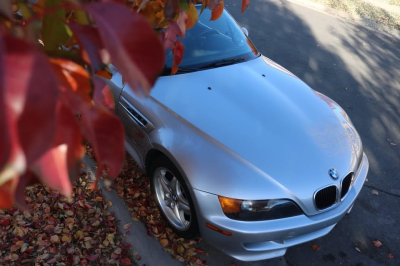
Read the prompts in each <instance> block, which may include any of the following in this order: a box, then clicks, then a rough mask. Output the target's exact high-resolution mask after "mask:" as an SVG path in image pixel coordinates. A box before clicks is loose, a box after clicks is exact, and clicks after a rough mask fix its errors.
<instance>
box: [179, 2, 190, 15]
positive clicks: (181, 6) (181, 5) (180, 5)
mask: <svg viewBox="0 0 400 266" xmlns="http://www.w3.org/2000/svg"><path fill="white" fill-rule="evenodd" d="M179 7H180V8H181V10H183V11H185V12H187V10H188V3H187V1H186V0H179Z"/></svg>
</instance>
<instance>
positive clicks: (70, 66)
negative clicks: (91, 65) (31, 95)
mask: <svg viewBox="0 0 400 266" xmlns="http://www.w3.org/2000/svg"><path fill="white" fill-rule="evenodd" d="M50 63H51V66H52V68H53V71H54V73H55V74H56V76H57V78H58V80H59V82H58V87H59V88H60V90H61V91H62V92H65V93H66V94H67V95H63V96H65V97H67V98H68V101H66V103H68V105H69V107H70V109H71V110H73V111H74V112H79V111H80V107H81V105H82V104H83V103H87V104H88V103H91V101H92V99H91V93H92V87H91V86H90V79H89V74H88V73H87V72H86V70H85V69H84V68H83V67H81V66H80V65H78V64H76V63H74V62H72V61H68V60H65V59H56V58H51V59H50ZM71 93H73V94H74V95H72V94H71ZM64 100H65V98H63V101H64Z"/></svg>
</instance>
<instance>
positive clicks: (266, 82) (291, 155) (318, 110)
mask: <svg viewBox="0 0 400 266" xmlns="http://www.w3.org/2000/svg"><path fill="white" fill-rule="evenodd" d="M198 8H199V7H198ZM210 15H211V12H210V11H209V10H208V9H206V10H204V12H203V13H202V14H201V16H199V20H198V23H197V24H196V25H195V26H194V27H193V28H192V29H190V30H188V31H187V33H186V37H185V38H184V39H183V40H182V42H183V43H184V45H185V47H186V50H185V53H184V58H183V61H182V63H181V64H180V66H179V71H178V73H177V74H176V75H172V76H171V75H169V73H170V72H171V66H172V54H171V52H168V51H167V52H166V65H165V73H163V74H162V76H161V77H160V78H159V79H158V81H157V83H156V85H155V87H154V88H153V89H152V91H151V93H150V96H149V97H140V96H137V95H135V94H134V93H133V92H132V90H131V89H130V88H129V87H128V85H125V84H123V82H122V78H121V75H120V74H119V73H118V70H117V69H116V68H115V67H112V66H111V68H112V74H113V77H112V80H111V81H112V84H111V85H112V90H113V92H114V94H115V101H116V106H117V108H116V112H117V114H118V116H119V117H120V118H121V119H122V121H123V123H124V126H125V128H126V150H127V151H128V152H129V153H130V155H131V156H132V157H133V158H134V159H135V160H136V162H137V163H138V164H139V166H141V167H142V168H143V169H144V170H145V171H146V172H147V173H148V175H149V177H150V179H151V186H152V191H153V193H154V197H155V199H156V202H157V205H158V207H159V209H160V211H161V213H162V215H163V216H164V218H165V220H166V221H167V222H168V223H169V224H170V226H171V227H172V228H173V229H174V230H175V231H176V232H177V233H178V234H179V235H180V236H182V237H187V238H190V237H193V236H196V235H198V234H201V236H202V237H203V239H204V240H207V241H208V242H209V243H210V244H212V245H214V246H216V247H217V248H219V249H221V250H222V251H223V252H225V253H226V254H228V255H230V256H232V257H234V258H237V259H239V260H243V261H252V260H263V259H268V258H273V257H278V256H282V255H284V254H285V252H286V249H287V248H288V247H290V246H293V245H297V244H300V243H303V242H306V241H310V240H312V239H315V238H318V237H321V236H323V235H326V234H327V233H329V231H331V230H332V229H333V227H334V226H335V225H336V224H337V223H338V222H339V221H340V219H342V218H343V216H345V215H346V214H347V213H349V212H350V210H351V208H352V207H353V204H354V201H355V200H356V198H357V195H358V194H359V192H360V190H361V188H362V186H363V184H364V181H365V178H366V176H367V172H368V165H369V164H368V159H367V157H366V156H365V154H364V153H363V146H362V143H361V140H360V137H359V135H358V133H357V131H356V129H355V128H354V126H353V124H352V122H351V120H350V119H349V117H348V116H347V114H346V113H345V112H344V111H343V109H342V108H341V107H340V106H339V105H338V104H337V103H335V102H334V101H333V100H331V99H330V98H328V97H327V96H325V95H323V94H321V93H319V92H317V91H314V90H313V89H311V88H309V87H308V86H307V85H306V84H305V83H303V82H302V81H301V80H300V79H298V78H297V77H296V76H294V75H293V74H292V73H290V72H289V71H287V70H286V69H284V68H283V67H281V66H279V65H278V64H276V63H275V62H273V61H272V60H270V59H268V58H266V57H264V56H263V55H261V54H260V53H259V52H258V51H257V49H256V48H255V47H254V45H253V44H252V43H251V41H250V40H249V39H248V37H247V35H248V33H247V30H246V29H244V28H240V27H239V26H238V24H237V23H236V22H235V21H234V19H233V18H232V17H231V16H230V15H229V14H228V13H227V12H226V11H224V13H223V14H222V16H221V18H220V19H219V20H217V21H210Z"/></svg>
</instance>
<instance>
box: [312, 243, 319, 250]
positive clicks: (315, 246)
mask: <svg viewBox="0 0 400 266" xmlns="http://www.w3.org/2000/svg"><path fill="white" fill-rule="evenodd" d="M311 247H312V249H313V250H319V247H318V246H317V245H315V244H314V245H312V246H311Z"/></svg>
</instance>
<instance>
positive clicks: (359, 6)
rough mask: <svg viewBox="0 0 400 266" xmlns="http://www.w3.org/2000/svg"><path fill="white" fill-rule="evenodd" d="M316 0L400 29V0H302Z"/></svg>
mask: <svg viewBox="0 0 400 266" xmlns="http://www.w3.org/2000/svg"><path fill="white" fill-rule="evenodd" d="M300 2H303V3H307V2H314V3H318V4H321V5H324V6H326V7H330V8H334V9H336V10H340V11H344V12H347V13H349V14H350V15H353V16H358V17H361V18H365V19H369V20H371V21H373V22H376V23H379V24H382V25H385V26H389V27H392V28H394V29H396V30H400V0H300Z"/></svg>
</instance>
